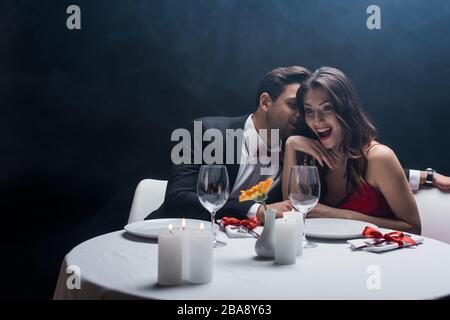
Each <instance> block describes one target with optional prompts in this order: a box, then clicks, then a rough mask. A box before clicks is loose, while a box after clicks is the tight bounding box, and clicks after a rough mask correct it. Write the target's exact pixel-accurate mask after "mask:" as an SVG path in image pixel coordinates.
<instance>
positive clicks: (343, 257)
mask: <svg viewBox="0 0 450 320" xmlns="http://www.w3.org/2000/svg"><path fill="white" fill-rule="evenodd" d="M219 239H221V240H224V241H226V242H228V245H227V246H226V247H223V248H216V249H214V279H213V281H212V282H211V283H209V284H204V285H189V284H186V285H182V286H177V287H160V286H158V285H157V284H156V283H157V252H158V251H157V250H158V247H157V242H156V240H151V239H144V238H138V237H135V236H132V235H130V234H128V233H126V232H125V231H117V232H113V233H109V234H105V235H102V236H99V237H96V238H93V239H91V240H88V241H86V242H84V243H82V244H80V245H78V246H77V247H75V248H74V249H73V250H72V251H71V252H70V253H69V254H67V256H66V257H65V259H64V261H63V263H62V266H61V271H60V274H59V279H58V282H57V285H56V290H55V293H54V298H55V299H113V298H144V299H145V298H147V299H174V300H178V299H181V300H184V299H214V300H216V299H217V300H218V299H221V300H227V299H238V300H240V299H251V300H260V299H283V300H284V299H434V298H440V297H443V296H447V295H450V272H449V270H450V245H447V244H445V243H443V242H439V241H436V240H432V239H429V238H425V241H424V243H423V244H421V245H420V246H419V247H417V248H403V249H400V250H395V251H391V252H385V253H381V254H377V253H370V252H363V251H358V252H352V251H351V250H350V249H349V245H348V244H347V243H346V242H345V241H337V242H336V241H315V242H316V243H318V247H317V248H313V249H305V250H304V252H303V256H301V257H298V258H297V263H296V264H295V265H290V266H280V265H275V264H274V262H273V260H259V259H257V258H256V257H255V253H254V243H255V239H248V238H246V239H229V238H227V237H226V236H225V234H223V233H220V234H219ZM69 266H76V267H79V270H80V280H81V288H80V289H77V288H73V289H69V288H68V286H67V279H68V277H70V276H72V280H73V275H72V273H71V272H69V273H68V272H67V268H68V267H69ZM374 270H376V273H378V271H379V276H380V277H379V280H380V281H379V285H380V286H379V288H377V286H375V287H374V286H373V285H370V284H371V283H372V284H373V282H372V281H371V279H373V277H374V276H375V274H374V273H373V272H374ZM371 277H372V278H371ZM69 280H70V279H69ZM72 280H71V281H72ZM71 281H69V282H71ZM368 282H369V286H368ZM72 283H73V281H72Z"/></svg>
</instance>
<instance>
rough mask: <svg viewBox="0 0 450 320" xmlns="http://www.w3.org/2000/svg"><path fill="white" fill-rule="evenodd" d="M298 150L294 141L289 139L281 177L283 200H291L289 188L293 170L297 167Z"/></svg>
mask: <svg viewBox="0 0 450 320" xmlns="http://www.w3.org/2000/svg"><path fill="white" fill-rule="evenodd" d="M296 152H297V151H296V150H295V149H294V147H293V146H292V140H290V138H288V139H287V140H286V145H285V148H284V162H283V173H282V176H281V189H282V192H283V200H287V199H289V194H288V186H289V175H290V173H291V168H292V167H293V166H295V165H297V158H296Z"/></svg>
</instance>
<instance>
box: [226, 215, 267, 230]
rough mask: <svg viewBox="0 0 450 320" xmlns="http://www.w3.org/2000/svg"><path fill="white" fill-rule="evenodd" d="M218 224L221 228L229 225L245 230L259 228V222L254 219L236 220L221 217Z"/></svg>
mask: <svg viewBox="0 0 450 320" xmlns="http://www.w3.org/2000/svg"><path fill="white" fill-rule="evenodd" d="M220 224H221V225H222V226H223V227H226V226H228V225H231V226H243V227H245V228H247V229H255V228H256V227H257V226H259V222H258V220H257V219H256V218H251V219H245V220H239V219H237V218H232V217H223V218H222V221H221V223H220Z"/></svg>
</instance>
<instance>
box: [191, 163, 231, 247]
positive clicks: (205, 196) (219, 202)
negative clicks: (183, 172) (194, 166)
mask: <svg viewBox="0 0 450 320" xmlns="http://www.w3.org/2000/svg"><path fill="white" fill-rule="evenodd" d="M229 194H230V186H229V181H228V172H227V167H226V166H224V165H203V166H201V167H200V172H199V175H198V180H197V195H198V199H199V200H200V203H201V204H202V206H203V207H204V208H205V209H206V210H208V211H209V212H210V213H211V227H212V232H213V245H214V247H223V246H225V245H226V242H222V241H218V240H217V239H216V237H217V230H216V228H215V218H216V212H217V211H218V210H219V209H220V208H222V207H223V205H224V204H225V203H226V202H227V199H228V196H229Z"/></svg>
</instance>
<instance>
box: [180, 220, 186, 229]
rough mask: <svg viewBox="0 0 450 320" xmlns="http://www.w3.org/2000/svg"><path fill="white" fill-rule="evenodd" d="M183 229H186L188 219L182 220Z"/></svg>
mask: <svg viewBox="0 0 450 320" xmlns="http://www.w3.org/2000/svg"><path fill="white" fill-rule="evenodd" d="M181 229H183V230H184V229H186V219H185V218H183V220H181Z"/></svg>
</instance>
